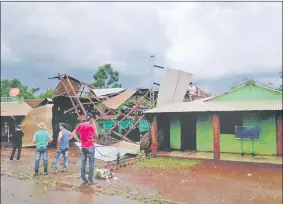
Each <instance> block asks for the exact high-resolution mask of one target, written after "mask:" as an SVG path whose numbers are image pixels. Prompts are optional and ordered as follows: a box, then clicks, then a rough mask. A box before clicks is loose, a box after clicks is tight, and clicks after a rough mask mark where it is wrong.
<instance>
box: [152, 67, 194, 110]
mask: <svg viewBox="0 0 283 204" xmlns="http://www.w3.org/2000/svg"><path fill="white" fill-rule="evenodd" d="M191 77H192V74H190V73H187V72H183V71H179V70H175V69H169V68H166V69H165V70H164V75H163V78H162V80H161V83H160V88H159V93H158V98H157V106H160V105H165V104H169V103H176V102H181V101H183V99H184V96H185V94H186V91H187V89H188V85H189V82H190V80H191Z"/></svg>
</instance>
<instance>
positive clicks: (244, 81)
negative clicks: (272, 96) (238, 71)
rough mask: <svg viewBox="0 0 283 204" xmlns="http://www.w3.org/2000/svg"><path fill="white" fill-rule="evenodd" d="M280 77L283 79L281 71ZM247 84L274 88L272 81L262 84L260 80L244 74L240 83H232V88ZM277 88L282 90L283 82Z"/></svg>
mask: <svg viewBox="0 0 283 204" xmlns="http://www.w3.org/2000/svg"><path fill="white" fill-rule="evenodd" d="M280 78H281V79H282V72H280ZM247 84H253V85H260V86H263V87H266V88H273V85H274V84H273V83H272V82H268V83H267V84H261V83H259V82H258V81H256V80H254V79H253V78H249V77H246V76H244V77H243V78H242V79H241V80H240V82H239V83H237V84H234V85H232V86H231V89H235V88H237V87H239V86H243V85H247ZM277 90H280V91H282V84H281V85H280V87H279V88H277Z"/></svg>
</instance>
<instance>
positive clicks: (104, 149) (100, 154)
mask: <svg viewBox="0 0 283 204" xmlns="http://www.w3.org/2000/svg"><path fill="white" fill-rule="evenodd" d="M75 144H76V145H77V146H78V147H79V148H80V149H81V143H79V142H75ZM118 153H120V158H122V157H123V156H124V155H125V154H131V152H130V151H129V150H127V149H123V148H117V147H112V146H102V145H99V144H95V155H94V158H95V159H98V160H103V161H115V160H116V159H117V155H118Z"/></svg>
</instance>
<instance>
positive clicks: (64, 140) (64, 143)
mask: <svg viewBox="0 0 283 204" xmlns="http://www.w3.org/2000/svg"><path fill="white" fill-rule="evenodd" d="M59 129H60V132H59V135H58V139H57V153H56V158H55V164H54V170H55V172H57V171H58V169H59V160H60V157H61V155H63V157H64V165H63V167H64V169H63V171H67V168H68V150H69V140H70V139H71V136H70V135H71V132H70V131H69V130H67V129H66V127H65V124H63V123H60V124H59Z"/></svg>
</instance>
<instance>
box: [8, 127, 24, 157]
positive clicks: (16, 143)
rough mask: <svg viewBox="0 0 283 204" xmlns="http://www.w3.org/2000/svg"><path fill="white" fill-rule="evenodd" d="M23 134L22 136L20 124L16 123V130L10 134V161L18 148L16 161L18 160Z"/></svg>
mask: <svg viewBox="0 0 283 204" xmlns="http://www.w3.org/2000/svg"><path fill="white" fill-rule="evenodd" d="M23 136H24V133H23V131H22V130H21V125H17V127H16V131H15V132H14V134H13V136H12V145H13V150H12V153H11V156H10V161H13V159H14V155H15V153H16V150H18V155H17V161H20V158H21V151H22V139H23Z"/></svg>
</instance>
